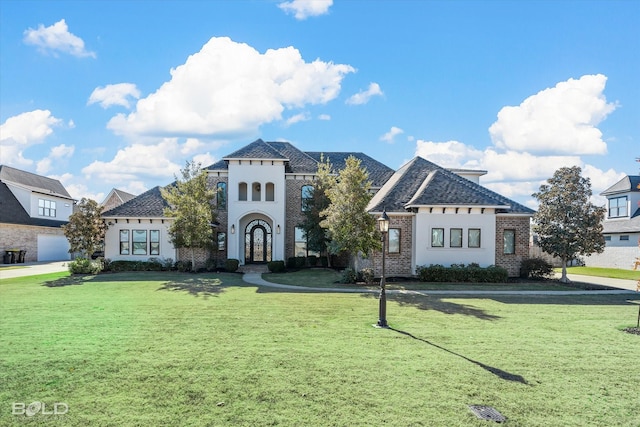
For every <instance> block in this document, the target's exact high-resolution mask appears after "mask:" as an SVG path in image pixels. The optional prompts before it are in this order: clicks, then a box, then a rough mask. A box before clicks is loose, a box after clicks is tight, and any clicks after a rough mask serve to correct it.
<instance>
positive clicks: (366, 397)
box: [0, 272, 640, 427]
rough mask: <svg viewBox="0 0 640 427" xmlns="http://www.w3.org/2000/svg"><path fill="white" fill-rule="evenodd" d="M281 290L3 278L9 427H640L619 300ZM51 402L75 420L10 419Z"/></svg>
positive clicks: (631, 319) (173, 276)
mask: <svg viewBox="0 0 640 427" xmlns="http://www.w3.org/2000/svg"><path fill="white" fill-rule="evenodd" d="M377 313H378V301H377V299H376V297H375V296H373V295H364V294H362V295H361V294H337V293H324V292H308V291H307V292H291V291H287V292H282V291H279V290H278V289H275V288H266V287H265V288H258V287H255V286H249V285H246V284H244V283H243V282H242V281H241V276H240V275H237V274H199V275H192V274H180V273H166V272H163V273H152V272H150V273H119V274H106V275H100V276H96V277H94V276H86V277H73V278H71V277H68V274H67V273H58V274H54V275H46V276H37V277H27V278H20V279H3V280H0V384H1V385H2V386H1V387H0V425H3V426H4V425H20V426H22V425H50V424H54V425H63V426H87V425H100V426H129V425H145V426H147V425H148V426H156V425H166V426H266V425H279V426H379V425H388V426H403V427H404V426H487V425H490V423H489V424H488V422H487V421H482V420H479V419H477V418H476V417H475V416H474V415H473V414H472V413H471V412H470V411H469V410H468V407H467V405H488V406H492V407H494V408H496V409H497V410H498V411H500V412H501V413H502V414H503V415H505V416H506V417H507V418H508V421H507V424H506V425H510V426H527V427H530V426H550V425H552V426H578V425H579V426H613V425H615V426H638V425H640V411H638V408H639V407H640V395H639V394H638V384H640V369H638V353H639V349H640V336H639V335H632V334H629V333H626V332H623V331H622V329H623V328H625V327H629V326H635V322H636V316H637V313H638V308H637V306H634V305H631V304H628V303H627V302H626V301H625V296H620V295H610V296H603V295H600V296H573V297H548V296H535V297H525V296H521V297H510V296H509V297H506V296H500V297H483V298H469V297H464V298H456V297H446V298H444V297H443V298H436V297H433V296H431V297H426V296H419V295H389V303H388V319H389V323H390V325H391V326H392V329H376V328H373V327H372V324H374V323H375V322H376V320H377ZM34 401H40V402H44V403H45V405H46V410H47V411H51V409H52V406H53V404H54V403H56V402H64V403H66V404H67V405H68V408H69V411H68V413H66V414H64V415H44V414H42V413H41V412H38V413H37V414H36V415H34V416H32V417H28V416H26V415H12V413H11V412H12V407H13V405H14V403H16V402H18V403H20V402H22V403H26V404H27V405H28V404H30V403H31V402H34Z"/></svg>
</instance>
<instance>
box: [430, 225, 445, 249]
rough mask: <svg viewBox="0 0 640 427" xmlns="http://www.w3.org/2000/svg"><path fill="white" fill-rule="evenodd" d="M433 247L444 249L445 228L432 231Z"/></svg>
mask: <svg viewBox="0 0 640 427" xmlns="http://www.w3.org/2000/svg"><path fill="white" fill-rule="evenodd" d="M431 246H432V247H434V248H442V247H444V228H432V229H431Z"/></svg>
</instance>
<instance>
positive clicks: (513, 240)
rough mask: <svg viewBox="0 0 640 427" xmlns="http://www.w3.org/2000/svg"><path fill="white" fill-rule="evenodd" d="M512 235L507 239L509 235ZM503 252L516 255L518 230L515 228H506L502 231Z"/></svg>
mask: <svg viewBox="0 0 640 427" xmlns="http://www.w3.org/2000/svg"><path fill="white" fill-rule="evenodd" d="M509 235H510V236H511V238H510V239H509V241H507V236H509ZM507 243H511V251H508V249H509V248H508V246H507ZM502 253H503V254H504V255H515V253H516V230H515V229H514V228H505V229H504V230H503V231H502Z"/></svg>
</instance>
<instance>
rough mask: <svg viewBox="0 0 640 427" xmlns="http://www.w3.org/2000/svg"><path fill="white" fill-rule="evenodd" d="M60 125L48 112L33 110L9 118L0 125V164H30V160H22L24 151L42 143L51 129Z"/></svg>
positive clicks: (59, 121)
mask: <svg viewBox="0 0 640 427" xmlns="http://www.w3.org/2000/svg"><path fill="white" fill-rule="evenodd" d="M61 123H62V121H61V120H60V119H58V118H56V117H54V116H52V115H51V111H49V110H34V111H29V112H26V113H22V114H19V115H17V116H13V117H9V118H8V119H7V120H6V121H5V122H4V123H3V124H2V125H0V159H1V161H0V163H3V164H8V165H11V164H16V165H23V166H25V165H30V164H32V163H33V161H32V160H30V159H26V158H24V156H23V152H24V150H25V149H26V148H28V147H30V146H32V145H36V144H40V143H42V142H43V141H44V140H45V138H47V137H48V136H49V135H51V134H52V133H53V127H55V126H59V125H60V124H61Z"/></svg>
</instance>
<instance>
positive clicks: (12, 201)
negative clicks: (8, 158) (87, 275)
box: [0, 165, 75, 262]
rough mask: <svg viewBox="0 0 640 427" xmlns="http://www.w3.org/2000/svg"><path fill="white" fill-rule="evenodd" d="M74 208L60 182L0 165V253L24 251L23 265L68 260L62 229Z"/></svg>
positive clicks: (67, 243) (67, 248) (65, 239)
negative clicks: (24, 263) (25, 263)
mask: <svg viewBox="0 0 640 427" xmlns="http://www.w3.org/2000/svg"><path fill="white" fill-rule="evenodd" d="M74 204H75V200H74V199H73V198H72V197H71V196H70V195H69V193H68V192H67V190H66V189H65V188H64V186H63V185H62V183H61V182H60V181H58V180H56V179H51V178H47V177H44V176H40V175H36V174H33V173H31V172H26V171H22V170H20V169H15V168H12V167H9V166H6V165H0V253H1V254H2V255H4V254H5V252H6V251H9V250H20V251H26V252H24V261H25V262H34V261H63V260H68V259H70V254H69V241H68V240H67V238H66V237H65V236H64V233H63V231H62V228H61V227H62V225H64V224H66V223H67V222H68V220H69V216H70V215H71V214H72V213H73V206H74Z"/></svg>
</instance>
